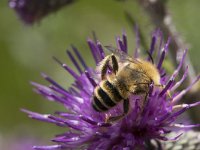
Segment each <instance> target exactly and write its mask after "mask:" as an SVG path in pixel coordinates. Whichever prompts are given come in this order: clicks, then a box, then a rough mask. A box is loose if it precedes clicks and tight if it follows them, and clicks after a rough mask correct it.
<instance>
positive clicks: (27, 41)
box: [0, 0, 200, 149]
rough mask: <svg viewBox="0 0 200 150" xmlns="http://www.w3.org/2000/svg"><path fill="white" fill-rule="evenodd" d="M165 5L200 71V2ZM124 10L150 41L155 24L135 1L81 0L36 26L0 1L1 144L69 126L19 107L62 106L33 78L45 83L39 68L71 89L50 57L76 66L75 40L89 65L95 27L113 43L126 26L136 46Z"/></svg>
mask: <svg viewBox="0 0 200 150" xmlns="http://www.w3.org/2000/svg"><path fill="white" fill-rule="evenodd" d="M167 6H168V9H169V11H170V14H171V15H172V19H173V21H174V23H175V25H176V27H177V30H178V32H179V33H180V35H181V36H182V37H184V40H185V41H186V42H187V43H188V44H189V54H190V57H191V58H192V59H191V60H192V63H193V65H194V68H195V70H196V72H199V71H200V65H199V56H200V42H199V39H200V30H199V27H200V16H199V6H200V1H199V0H190V1H188V0H176V1H173V0H169V1H168V3H167ZM125 10H126V11H128V12H129V13H130V14H131V15H132V16H133V17H134V18H135V19H136V20H137V23H138V24H139V26H140V28H141V30H142V32H143V33H144V35H145V36H146V37H147V40H148V41H149V40H150V35H151V32H152V31H153V29H154V27H153V25H152V24H151V22H150V19H149V18H148V16H147V15H146V13H145V12H144V11H143V9H142V8H141V7H140V6H139V4H138V3H137V2H135V1H134V0H127V1H125V2H120V1H114V0H109V1H108V0H101V1H94V0H79V1H77V2H76V3H74V4H72V5H69V6H66V7H64V8H63V9H62V10H60V11H58V12H56V13H53V14H50V15H48V16H47V17H45V18H44V19H43V20H42V21H40V22H39V23H36V24H34V25H32V26H30V25H25V24H24V23H23V22H21V20H20V19H19V17H18V16H17V15H16V13H15V11H14V10H12V9H10V8H9V7H8V1H6V0H3V1H1V5H0V66H1V67H0V68H1V69H0V149H1V146H2V145H4V144H5V143H4V142H3V139H5V137H6V138H9V139H13V138H11V137H13V135H14V136H15V137H18V136H19V137H25V136H27V135H28V136H31V137H33V138H40V139H43V138H44V137H49V138H50V137H53V136H54V134H57V133H62V132H63V131H64V130H66V129H61V128H59V127H55V126H54V125H49V124H46V123H42V122H39V121H34V120H31V119H29V118H28V117H27V115H26V114H24V113H22V112H21V111H20V109H21V108H26V109H29V110H32V111H36V112H40V113H52V112H54V110H58V109H61V110H62V109H63V110H64V108H63V107H62V106H60V105H58V104H56V103H53V102H49V101H46V100H45V99H44V98H42V96H40V95H37V94H36V93H34V92H33V91H32V87H31V85H30V81H36V82H38V83H44V84H46V82H45V81H44V79H43V78H42V77H41V76H40V73H41V72H45V73H47V74H48V75H49V76H51V77H52V78H53V79H55V80H56V81H57V82H58V83H60V84H61V85H62V86H64V87H66V88H67V87H68V86H69V85H70V84H71V83H72V82H73V80H72V78H71V77H70V76H69V75H68V74H67V72H65V71H64V70H63V69H62V68H61V67H60V66H59V65H58V64H57V63H55V62H54V61H53V59H52V56H56V57H58V58H59V59H60V60H62V61H63V62H65V63H67V64H69V65H71V66H72V64H71V62H70V61H69V59H68V58H67V56H66V49H70V45H71V44H73V45H75V46H76V47H77V48H78V49H79V50H80V52H81V54H83V57H84V58H86V61H87V63H88V64H90V65H91V66H94V63H93V60H92V59H91V58H92V57H90V56H91V54H90V52H89V51H88V45H87V43H86V40H87V38H88V37H92V31H95V32H96V34H97V36H98V39H99V40H100V41H101V42H102V43H103V45H108V44H113V45H114V44H115V37H116V36H117V35H121V33H122V31H123V30H125V31H126V32H127V35H128V44H129V48H130V49H133V48H134V46H135V38H134V34H133V27H131V26H130V25H129V24H128V22H127V20H126V18H125V16H124V11H125ZM38 133H39V134H38ZM49 138H48V139H49ZM46 141H47V140H46ZM7 142H8V141H7ZM36 143H37V144H38V142H36ZM40 143H41V142H40ZM37 144H36V145H37Z"/></svg>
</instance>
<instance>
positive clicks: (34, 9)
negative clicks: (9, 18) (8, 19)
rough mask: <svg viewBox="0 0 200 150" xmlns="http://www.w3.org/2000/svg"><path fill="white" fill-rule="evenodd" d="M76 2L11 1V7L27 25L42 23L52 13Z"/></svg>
mask: <svg viewBox="0 0 200 150" xmlns="http://www.w3.org/2000/svg"><path fill="white" fill-rule="evenodd" d="M74 1H75V0H10V1H9V6H10V7H11V8H13V9H14V10H15V11H16V12H17V14H18V15H19V17H20V18H21V20H22V21H23V22H25V23H26V24H33V23H35V22H38V21H40V20H41V19H42V18H43V17H45V16H46V15H48V14H49V13H51V12H55V11H57V10H59V9H60V8H62V7H63V6H66V5H69V4H71V3H72V2H74Z"/></svg>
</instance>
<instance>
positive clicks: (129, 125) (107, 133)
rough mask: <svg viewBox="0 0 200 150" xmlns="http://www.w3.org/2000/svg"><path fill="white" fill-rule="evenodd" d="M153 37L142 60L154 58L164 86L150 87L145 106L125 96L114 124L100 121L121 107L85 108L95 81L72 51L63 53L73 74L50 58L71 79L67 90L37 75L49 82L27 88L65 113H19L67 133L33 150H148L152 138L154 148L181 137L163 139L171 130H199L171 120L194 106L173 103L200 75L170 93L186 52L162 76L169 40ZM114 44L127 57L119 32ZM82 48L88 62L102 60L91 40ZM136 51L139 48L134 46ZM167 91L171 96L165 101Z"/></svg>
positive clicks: (100, 49) (96, 76)
mask: <svg viewBox="0 0 200 150" xmlns="http://www.w3.org/2000/svg"><path fill="white" fill-rule="evenodd" d="M159 37H160V31H159V30H157V31H155V32H154V33H153V36H152V43H151V46H150V49H149V57H148V58H147V59H146V60H147V61H149V62H151V61H150V60H151V58H150V57H151V56H156V57H155V59H154V62H155V65H156V66H157V68H158V70H159V72H160V74H161V84H163V85H165V87H164V88H162V89H161V88H158V87H154V86H153V85H151V86H150V90H149V93H148V97H147V100H146V101H147V102H146V103H145V105H144V106H142V105H141V101H142V99H143V98H142V97H140V96H138V95H131V96H130V97H129V99H130V112H129V113H128V115H126V116H125V117H124V118H123V119H122V120H119V121H117V122H114V123H106V122H105V120H106V117H107V116H116V115H119V114H122V112H123V110H122V104H121V103H119V104H118V105H117V106H115V107H113V108H112V109H110V110H109V111H107V112H105V113H99V112H97V111H95V110H94V109H93V107H92V105H91V100H92V95H93V91H94V88H95V87H96V86H97V85H98V84H99V82H100V81H101V80H100V77H99V74H98V73H97V72H96V71H95V69H93V68H90V67H88V66H87V65H86V63H85V61H84V59H83V58H82V57H81V55H80V53H79V52H78V50H77V49H76V48H75V47H74V46H72V50H73V52H74V54H75V56H74V55H73V54H72V53H71V52H70V51H67V54H68V56H69V58H70V59H71V61H72V62H73V64H74V65H75V67H76V69H77V71H78V73H76V72H75V71H74V70H72V69H71V68H70V67H69V66H68V65H66V64H63V63H62V62H60V61H59V60H58V59H56V58H55V60H56V61H57V62H58V63H59V64H60V65H61V66H62V67H63V68H64V69H65V70H66V71H67V72H69V74H70V75H72V76H73V77H74V80H75V81H74V83H73V84H72V86H71V87H70V88H69V89H68V90H66V89H64V88H63V87H61V86H60V85H59V84H58V83H56V82H55V81H54V80H52V79H51V78H50V77H49V76H47V75H46V74H42V76H43V77H44V78H45V79H46V80H47V81H48V82H49V83H50V85H49V86H44V85H41V84H38V83H35V82H32V85H33V86H34V87H35V91H36V92H37V93H39V94H41V95H43V96H44V97H46V98H47V99H48V100H50V101H55V102H58V103H60V104H61V105H63V106H64V107H65V108H66V110H69V111H70V112H69V111H66V112H61V111H56V112H55V114H54V115H52V114H39V113H36V112H31V111H28V110H24V109H23V110H22V111H24V112H25V113H27V114H28V115H29V117H31V118H33V119H37V120H40V121H44V122H49V123H53V124H55V125H57V126H61V127H64V128H69V129H70V130H69V131H68V132H66V133H63V134H60V135H56V136H55V138H54V139H53V140H52V141H53V142H55V143H57V144H56V145H52V146H34V148H35V149H38V150H50V149H78V148H79V149H87V150H94V149H96V150H110V149H113V150H122V149H123V150H131V149H141V150H143V149H148V148H146V147H147V146H148V145H149V142H151V141H152V140H153V141H156V142H157V143H158V145H159V143H161V142H160V141H176V140H178V138H179V137H180V136H181V135H182V133H177V134H176V135H175V136H173V137H168V134H169V133H171V132H177V131H179V130H180V129H181V131H183V132H186V130H183V129H185V128H192V127H199V126H200V124H194V125H188V124H184V122H178V121H177V118H178V117H179V116H180V115H181V114H182V113H184V112H185V111H186V110H188V109H189V108H191V107H194V106H197V105H199V104H200V102H196V103H193V104H177V102H179V100H180V99H181V98H182V97H183V95H184V94H186V93H187V92H188V91H189V90H190V89H191V87H192V86H193V85H194V84H195V83H197V82H198V81H199V79H200V76H198V77H197V78H196V79H194V81H193V83H192V84H191V85H189V86H188V87H187V88H186V89H184V90H182V91H180V92H176V89H177V88H178V87H179V86H180V85H181V83H182V82H183V81H184V80H185V78H186V77H187V71H188V69H187V68H186V70H185V73H184V74H183V76H182V78H181V79H180V80H179V81H175V78H176V77H177V75H178V73H179V70H180V68H181V66H182V64H183V61H184V59H185V56H186V53H187V50H185V51H184V53H183V56H182V59H181V61H180V63H179V66H178V67H177V69H176V70H175V71H174V72H173V74H172V75H167V74H166V72H165V70H164V68H163V66H162V64H163V62H164V59H165V57H166V55H167V52H168V46H169V42H170V39H169V40H168V41H167V43H165V44H164V45H163V44H162V43H159V42H158V41H161V42H162V40H159ZM116 43H117V48H118V49H119V50H120V51H123V53H128V47H127V37H126V34H125V33H123V36H122V39H121V38H120V37H117V39H116ZM88 45H89V47H90V50H91V52H92V55H93V58H94V61H95V63H96V65H98V63H99V62H101V60H102V59H103V58H104V57H105V53H104V49H103V46H102V45H101V43H100V42H99V41H93V40H91V39H88ZM137 45H138V44H137ZM161 45H163V46H161ZM161 47H163V48H161ZM136 49H137V50H139V48H138V47H137V48H136ZM135 54H136V53H135ZM138 55H139V53H138V52H137V55H136V56H137V57H139V56H138ZM75 57H76V58H77V59H76V58H75ZM79 63H80V64H81V65H79ZM169 93H171V94H172V95H171V97H170V96H169Z"/></svg>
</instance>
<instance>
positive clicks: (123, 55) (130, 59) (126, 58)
mask: <svg viewBox="0 0 200 150" xmlns="http://www.w3.org/2000/svg"><path fill="white" fill-rule="evenodd" d="M104 47H105V48H106V49H107V50H109V51H110V52H112V53H113V54H115V55H116V56H118V57H119V61H120V62H122V63H124V62H127V61H128V62H131V63H135V64H138V63H141V62H140V61H139V60H137V59H134V58H133V57H130V56H129V55H128V54H126V53H125V52H123V51H122V50H120V49H118V48H115V47H113V46H104Z"/></svg>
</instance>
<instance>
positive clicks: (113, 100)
mask: <svg viewBox="0 0 200 150" xmlns="http://www.w3.org/2000/svg"><path fill="white" fill-rule="evenodd" d="M121 99H122V97H121V95H120V94H119V92H118V90H117V89H116V88H115V87H114V86H113V85H112V84H111V83H110V82H109V81H108V80H105V81H102V82H101V83H100V86H98V87H96V88H95V91H94V97H93V104H92V105H93V108H94V109H95V110H96V111H99V112H102V111H107V110H109V109H110V108H111V107H114V106H115V105H116V104H117V103H118V102H119V101H120V100H121Z"/></svg>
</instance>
